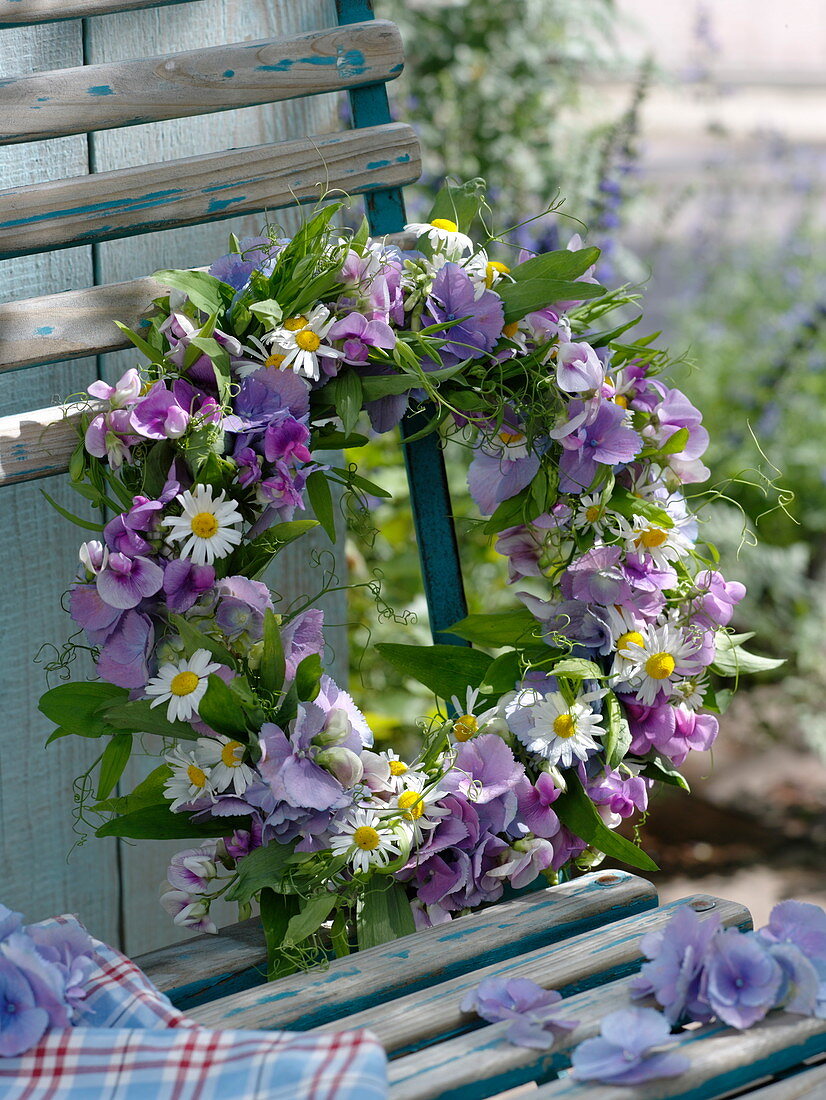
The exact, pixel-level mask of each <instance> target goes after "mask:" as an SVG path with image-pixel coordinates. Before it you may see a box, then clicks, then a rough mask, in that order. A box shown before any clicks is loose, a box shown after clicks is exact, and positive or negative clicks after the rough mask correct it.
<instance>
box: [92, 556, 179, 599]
mask: <svg viewBox="0 0 826 1100" xmlns="http://www.w3.org/2000/svg"><path fill="white" fill-rule="evenodd" d="M95 585H96V586H97V590H98V595H99V596H100V598H101V599H102V600H103V601H104V602H105V603H108V604H109V605H110V607H118V608H121V609H123V610H127V609H129V608H131V607H137V606H138V604H139V603H140V602H141V600H143V599H145V598H146V597H147V596H154V595H155V593H156V592H158V591H159V590H160V588H161V586H162V585H163V569H161V567H160V566H159V565H156V563H155V562H153V561H150V560H149V558H141V557H137V558H128V557H126V555H125V554H110V555H109V561H108V562H107V563H106V568H105V569H102V570H101V571H100V573H98V575H97V577H96V578H95Z"/></svg>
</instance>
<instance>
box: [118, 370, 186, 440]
mask: <svg viewBox="0 0 826 1100" xmlns="http://www.w3.org/2000/svg"><path fill="white" fill-rule="evenodd" d="M189 419H190V417H189V413H188V412H187V410H186V409H183V408H181V406H180V405H179V404H178V402H177V400H176V398H175V395H174V394H173V393H171V392H170V391H169V390H168V389H167V388H166V385H165V384H164V383H163V382H155V384H154V385H153V386H151V387H150V389H149V391H148V392H147V394H146V396H145V397H142V398H141V400H140V401H138V403H137V404H136V405H135V407H134V408H133V409H132V414H131V417H130V421H129V422H130V424H131V425H132V427H133V429H134V430H135V431H136V432H137V433H138V435H141V436H143V437H144V439H179V438H180V437H181V436H182V435H183V434H184V432H185V431H186V429H187V427H188V426H189Z"/></svg>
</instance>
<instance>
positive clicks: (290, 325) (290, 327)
mask: <svg viewBox="0 0 826 1100" xmlns="http://www.w3.org/2000/svg"><path fill="white" fill-rule="evenodd" d="M306 325H307V318H306V317H305V316H304V314H303V313H301V314H299V315H298V317H288V318H287V320H286V321H285V322H284V328H285V329H286V330H287V332H298V330H299V329H300V328H305V327H306Z"/></svg>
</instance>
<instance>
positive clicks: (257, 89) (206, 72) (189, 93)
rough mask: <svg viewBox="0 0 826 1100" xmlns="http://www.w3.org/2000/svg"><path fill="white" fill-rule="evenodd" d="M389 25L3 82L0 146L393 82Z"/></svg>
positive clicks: (397, 62) (396, 48)
mask: <svg viewBox="0 0 826 1100" xmlns="http://www.w3.org/2000/svg"><path fill="white" fill-rule="evenodd" d="M402 67H403V51H402V43H401V37H400V35H399V32H398V29H397V28H396V26H395V25H394V24H393V23H388V22H387V21H386V20H374V21H373V22H368V23H362V24H353V25H352V26H348V27H347V28H346V29H344V28H341V27H332V28H325V29H323V30H317V31H309V32H306V33H304V34H300V35H292V36H289V37H284V38H277V39H270V40H266V41H257V42H238V43H235V44H233V45H227V46H210V47H207V48H205V49H201V50H189V51H186V52H182V53H166V54H162V55H161V56H158V57H149V58H142V59H140V60H136V61H120V62H115V63H109V64H101V65H85V66H80V67H78V68H74V69H59V70H56V71H55V70H52V71H47V72H38V73H34V74H33V75H31V76H23V77H18V78H16V79H15V78H13V79H9V80H0V144H11V143H19V142H26V141H41V140H43V139H44V138H50V137H57V136H60V135H65V134H80V133H89V132H91V131H97V130H107V129H112V128H114V127H119V126H136V125H139V124H142V123H146V122H158V121H160V120H162V119H172V118H191V117H194V116H196V115H202V114H209V113H213V112H216V111H229V110H233V109H235V108H238V107H249V106H254V105H259V104H262V103H275V102H279V101H282V100H287V99H298V98H304V97H305V96H311V95H320V94H323V93H327V92H338V91H341V90H347V89H349V88H351V87H357V86H360V85H362V84H369V83H375V82H376V81H385V80H393V79H395V78H396V77H397V76H398V74H399V72H400V71H401V69H402Z"/></svg>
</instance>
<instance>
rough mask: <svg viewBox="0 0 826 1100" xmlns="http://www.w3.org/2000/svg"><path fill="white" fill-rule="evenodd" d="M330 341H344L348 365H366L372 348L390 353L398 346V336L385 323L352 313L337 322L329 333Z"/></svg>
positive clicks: (345, 358) (345, 357) (345, 359)
mask: <svg viewBox="0 0 826 1100" xmlns="http://www.w3.org/2000/svg"><path fill="white" fill-rule="evenodd" d="M327 337H328V339H330V340H343V341H344V361H345V362H346V363H353V364H356V365H358V364H361V363H366V362H367V360H368V359H369V358H370V349H371V348H382V349H383V350H385V351H390V350H391V349H392V348H394V347H395V346H396V334H395V332H394V331H393V329H392V328H391V327H390V326H389V325H388V324H386V323H385V322H384V321H380V320H373V321H368V320H367V318H366V317H365V316H364V315H363V314H361V313H350V314H348V316H347V317H343V318H342V319H341V320H340V321H336V322H335V324H334V325H333V326H332V327H331V329H330V331H329V332H328V333H327Z"/></svg>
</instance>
